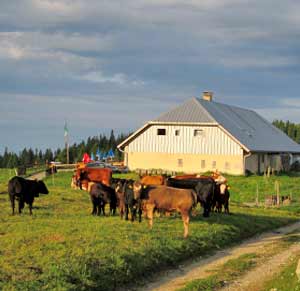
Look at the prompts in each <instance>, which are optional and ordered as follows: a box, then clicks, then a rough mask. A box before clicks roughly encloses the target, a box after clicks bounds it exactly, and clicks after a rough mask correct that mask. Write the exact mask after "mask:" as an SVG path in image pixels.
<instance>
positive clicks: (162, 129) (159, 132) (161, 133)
mask: <svg viewBox="0 0 300 291" xmlns="http://www.w3.org/2000/svg"><path fill="white" fill-rule="evenodd" d="M157 135H166V129H165V128H158V129H157Z"/></svg>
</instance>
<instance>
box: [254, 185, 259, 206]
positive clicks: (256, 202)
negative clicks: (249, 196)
mask: <svg viewBox="0 0 300 291" xmlns="http://www.w3.org/2000/svg"><path fill="white" fill-rule="evenodd" d="M258 196H259V191H258V182H256V201H255V204H256V206H258V203H259V202H258V201H259V200H258Z"/></svg>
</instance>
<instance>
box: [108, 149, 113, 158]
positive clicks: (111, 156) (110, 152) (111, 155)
mask: <svg viewBox="0 0 300 291" xmlns="http://www.w3.org/2000/svg"><path fill="white" fill-rule="evenodd" d="M107 156H108V157H110V158H114V156H115V154H114V151H113V150H112V149H110V150H109V152H108V153H107Z"/></svg>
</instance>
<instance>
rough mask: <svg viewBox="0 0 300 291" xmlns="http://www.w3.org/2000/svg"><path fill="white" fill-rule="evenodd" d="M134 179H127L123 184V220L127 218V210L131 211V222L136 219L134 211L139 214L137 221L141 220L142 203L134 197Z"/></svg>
mask: <svg viewBox="0 0 300 291" xmlns="http://www.w3.org/2000/svg"><path fill="white" fill-rule="evenodd" d="M133 185H134V180H131V179H130V180H127V181H126V182H125V184H124V190H123V191H124V200H125V220H128V215H129V211H130V213H131V222H133V221H134V220H135V219H136V213H137V211H138V214H139V222H141V221H142V205H141V201H140V199H138V198H137V197H135V193H134V191H133Z"/></svg>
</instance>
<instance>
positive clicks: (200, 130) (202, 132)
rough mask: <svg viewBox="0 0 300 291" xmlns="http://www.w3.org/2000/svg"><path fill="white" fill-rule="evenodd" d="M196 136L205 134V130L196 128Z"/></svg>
mask: <svg viewBox="0 0 300 291" xmlns="http://www.w3.org/2000/svg"><path fill="white" fill-rule="evenodd" d="M194 136H204V131H203V130H202V129H194Z"/></svg>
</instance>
